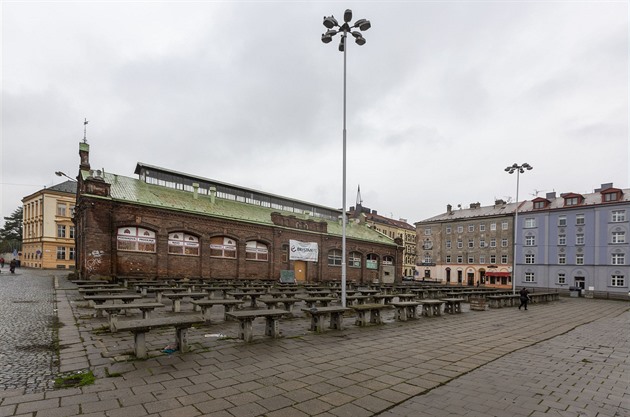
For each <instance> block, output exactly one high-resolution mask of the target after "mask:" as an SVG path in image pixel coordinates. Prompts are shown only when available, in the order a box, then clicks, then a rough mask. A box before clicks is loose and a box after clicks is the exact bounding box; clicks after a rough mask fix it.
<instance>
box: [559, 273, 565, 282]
mask: <svg viewBox="0 0 630 417" xmlns="http://www.w3.org/2000/svg"><path fill="white" fill-rule="evenodd" d="M566 283H567V276H566V274H565V273H564V272H559V273H558V284H566Z"/></svg>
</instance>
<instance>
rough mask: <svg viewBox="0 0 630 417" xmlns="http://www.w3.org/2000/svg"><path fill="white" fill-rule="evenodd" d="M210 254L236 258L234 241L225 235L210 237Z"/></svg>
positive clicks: (217, 256)
mask: <svg viewBox="0 0 630 417" xmlns="http://www.w3.org/2000/svg"><path fill="white" fill-rule="evenodd" d="M210 256H213V257H215V258H231V259H236V241H235V240H234V239H232V238H229V237H225V236H217V237H213V238H210Z"/></svg>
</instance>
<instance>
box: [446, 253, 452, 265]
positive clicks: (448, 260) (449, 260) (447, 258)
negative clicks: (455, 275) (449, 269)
mask: <svg viewBox="0 0 630 417" xmlns="http://www.w3.org/2000/svg"><path fill="white" fill-rule="evenodd" d="M446 263H447V264H450V263H451V255H446Z"/></svg>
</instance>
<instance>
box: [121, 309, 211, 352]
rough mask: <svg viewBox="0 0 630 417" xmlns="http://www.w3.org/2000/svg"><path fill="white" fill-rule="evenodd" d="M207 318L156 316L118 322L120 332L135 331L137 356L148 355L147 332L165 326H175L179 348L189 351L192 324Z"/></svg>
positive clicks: (201, 322)
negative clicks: (189, 332)
mask: <svg viewBox="0 0 630 417" xmlns="http://www.w3.org/2000/svg"><path fill="white" fill-rule="evenodd" d="M204 322H205V320H204V319H203V317H200V316H189V317H184V316H175V317H156V318H149V319H143V320H121V321H119V322H118V323H117V324H116V330H117V331H119V332H123V331H129V332H132V333H133V341H134V353H135V355H136V357H137V358H146V357H147V346H146V334H147V333H148V332H150V331H151V330H153V329H160V328H164V327H174V328H175V338H176V342H177V348H178V349H179V351H180V352H188V350H189V347H188V338H187V332H188V329H190V328H191V327H192V326H194V325H197V324H203V323H204Z"/></svg>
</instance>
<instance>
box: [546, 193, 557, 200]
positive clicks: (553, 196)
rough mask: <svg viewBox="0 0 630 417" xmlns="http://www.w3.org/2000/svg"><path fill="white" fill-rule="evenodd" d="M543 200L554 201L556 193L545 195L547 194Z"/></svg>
mask: <svg viewBox="0 0 630 417" xmlns="http://www.w3.org/2000/svg"><path fill="white" fill-rule="evenodd" d="M545 198H546V199H547V200H553V199H555V198H556V192H555V191H552V192H550V193H547V194H546V195H545Z"/></svg>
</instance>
